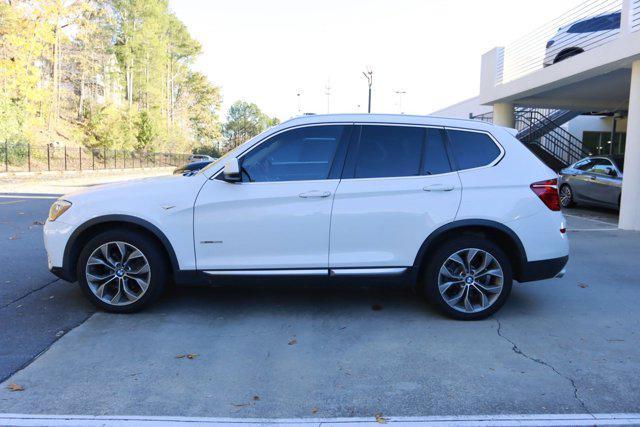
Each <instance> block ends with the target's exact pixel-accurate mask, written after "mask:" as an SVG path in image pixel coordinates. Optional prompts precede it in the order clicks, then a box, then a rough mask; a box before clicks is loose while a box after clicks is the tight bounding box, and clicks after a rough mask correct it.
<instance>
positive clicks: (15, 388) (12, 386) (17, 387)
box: [9, 383, 24, 391]
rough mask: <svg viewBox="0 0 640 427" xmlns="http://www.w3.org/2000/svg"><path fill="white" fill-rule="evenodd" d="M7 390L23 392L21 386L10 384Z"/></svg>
mask: <svg viewBox="0 0 640 427" xmlns="http://www.w3.org/2000/svg"><path fill="white" fill-rule="evenodd" d="M9 390H11V391H24V387H22V386H21V385H18V384H16V383H11V384H9Z"/></svg>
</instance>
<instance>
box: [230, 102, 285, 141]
mask: <svg viewBox="0 0 640 427" xmlns="http://www.w3.org/2000/svg"><path fill="white" fill-rule="evenodd" d="M275 122H278V119H277V118H270V117H268V116H267V115H266V114H264V113H263V112H262V111H260V108H258V106H257V105H256V104H253V103H249V102H245V101H236V102H235V103H234V104H233V105H232V106H231V108H229V114H228V115H227V121H226V123H225V124H224V126H223V131H222V132H223V134H224V136H225V138H226V140H227V148H228V149H232V148H235V147H237V146H238V145H240V144H242V143H243V142H245V141H247V140H248V139H250V138H252V137H254V136H256V135H257V134H259V133H260V132H262V131H263V130H265V129H266V128H267V127H269V126H273V124H274V123H275Z"/></svg>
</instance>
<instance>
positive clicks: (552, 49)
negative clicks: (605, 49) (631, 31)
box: [544, 11, 621, 67]
mask: <svg viewBox="0 0 640 427" xmlns="http://www.w3.org/2000/svg"><path fill="white" fill-rule="evenodd" d="M620 17H621V12H620V11H617V12H607V13H604V14H601V15H597V16H591V17H588V18H584V19H581V20H579V21H575V22H572V23H571V24H569V25H566V26H564V27H560V29H558V32H557V33H556V34H555V35H554V36H553V37H552V38H551V39H549V41H547V46H546V52H545V56H544V66H545V67H548V66H549V65H552V64H555V63H556V62H560V61H563V60H565V59H567V58H570V57H572V56H575V55H578V54H580V53H582V52H585V51H587V50H591V49H593V48H596V47H598V46H602V45H603V44H606V43H608V42H610V41H611V40H612V38H613V37H615V36H617V35H618V34H619V33H620Z"/></svg>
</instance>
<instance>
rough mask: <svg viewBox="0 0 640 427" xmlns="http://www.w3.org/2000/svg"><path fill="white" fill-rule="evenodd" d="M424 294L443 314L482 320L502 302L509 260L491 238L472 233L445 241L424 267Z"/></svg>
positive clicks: (509, 282)
mask: <svg viewBox="0 0 640 427" xmlns="http://www.w3.org/2000/svg"><path fill="white" fill-rule="evenodd" d="M423 279H424V280H425V287H424V289H425V294H426V296H427V298H428V299H429V301H430V302H431V303H432V304H434V305H435V306H436V308H438V309H439V310H440V311H441V312H443V313H444V314H446V315H448V316H450V317H453V318H455V319H461V320H478V319H484V318H486V317H488V316H490V315H491V314H493V313H495V312H496V311H497V310H498V309H499V308H500V307H502V305H503V304H504V303H505V301H506V299H507V297H508V296H509V293H510V292H511V285H512V282H513V279H512V273H511V263H510V261H509V259H508V258H507V256H506V255H505V253H504V251H503V250H502V249H501V248H500V247H499V246H498V245H496V244H495V243H493V242H492V241H490V240H488V239H485V238H481V237H476V236H473V235H469V236H461V237H458V238H455V239H453V240H450V241H448V242H445V243H444V244H443V245H441V246H440V247H439V248H438V249H437V250H436V251H435V252H434V253H433V254H432V256H431V257H430V261H429V263H428V265H427V268H426V269H425V277H424V278H423Z"/></svg>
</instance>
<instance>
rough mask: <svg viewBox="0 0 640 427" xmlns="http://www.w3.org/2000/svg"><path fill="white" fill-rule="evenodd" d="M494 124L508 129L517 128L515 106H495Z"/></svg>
mask: <svg viewBox="0 0 640 427" xmlns="http://www.w3.org/2000/svg"><path fill="white" fill-rule="evenodd" d="M493 124H494V125H498V126H505V127H508V128H514V127H516V117H515V108H513V104H502V103H500V104H493Z"/></svg>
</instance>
